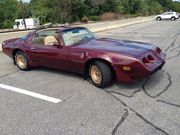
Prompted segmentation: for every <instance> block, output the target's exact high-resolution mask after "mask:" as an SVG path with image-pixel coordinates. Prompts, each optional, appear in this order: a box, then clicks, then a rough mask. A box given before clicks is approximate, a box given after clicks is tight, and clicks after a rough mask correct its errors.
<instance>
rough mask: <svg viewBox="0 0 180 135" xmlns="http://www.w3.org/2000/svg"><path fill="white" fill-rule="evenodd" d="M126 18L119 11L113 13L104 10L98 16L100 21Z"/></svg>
mask: <svg viewBox="0 0 180 135" xmlns="http://www.w3.org/2000/svg"><path fill="white" fill-rule="evenodd" d="M124 18H126V16H125V15H123V14H121V13H114V12H106V13H104V14H102V15H101V16H100V20H102V21H106V20H107V21H112V20H117V19H124Z"/></svg>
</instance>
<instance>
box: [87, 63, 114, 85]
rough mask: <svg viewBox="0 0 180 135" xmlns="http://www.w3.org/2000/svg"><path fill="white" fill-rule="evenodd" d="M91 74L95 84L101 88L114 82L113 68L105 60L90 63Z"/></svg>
mask: <svg viewBox="0 0 180 135" xmlns="http://www.w3.org/2000/svg"><path fill="white" fill-rule="evenodd" d="M89 74H90V78H91V80H92V82H93V84H94V85H95V86H97V87H99V88H104V87H106V86H109V85H110V84H111V82H112V72H111V69H110V67H109V66H108V65H107V64H105V63H103V62H99V61H95V62H93V63H92V64H91V65H90V68H89Z"/></svg>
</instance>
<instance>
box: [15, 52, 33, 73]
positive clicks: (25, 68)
mask: <svg viewBox="0 0 180 135" xmlns="http://www.w3.org/2000/svg"><path fill="white" fill-rule="evenodd" d="M19 57H21V58H23V60H24V62H25V63H26V64H25V65H24V66H22V65H21V64H20V62H19V60H18V59H19ZM14 58H15V63H16V65H17V66H18V68H19V69H20V70H22V71H28V70H29V69H30V65H29V60H28V56H27V55H26V54H25V53H24V52H22V51H18V52H17V53H16V54H15V57H14Z"/></svg>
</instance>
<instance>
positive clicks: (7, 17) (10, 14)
mask: <svg viewBox="0 0 180 135" xmlns="http://www.w3.org/2000/svg"><path fill="white" fill-rule="evenodd" d="M18 4H19V3H18V2H17V1H16V0H1V1H0V20H1V21H0V28H12V26H13V22H14V20H15V19H16V18H17V16H18V13H19V5H18Z"/></svg>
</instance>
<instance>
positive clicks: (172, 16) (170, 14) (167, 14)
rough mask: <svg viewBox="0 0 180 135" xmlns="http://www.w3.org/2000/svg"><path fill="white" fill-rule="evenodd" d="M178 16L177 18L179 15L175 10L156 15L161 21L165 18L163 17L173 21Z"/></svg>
mask: <svg viewBox="0 0 180 135" xmlns="http://www.w3.org/2000/svg"><path fill="white" fill-rule="evenodd" d="M178 18H179V16H178V14H177V13H176V12H165V13H163V14H161V15H157V16H156V20H157V21H161V20H165V19H170V20H172V21H175V20H176V19H178Z"/></svg>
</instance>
